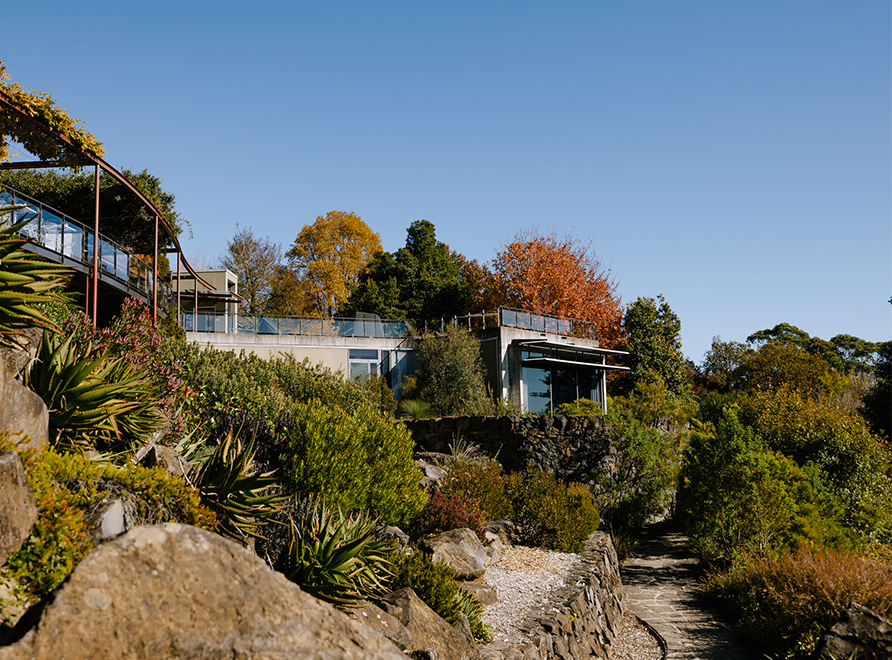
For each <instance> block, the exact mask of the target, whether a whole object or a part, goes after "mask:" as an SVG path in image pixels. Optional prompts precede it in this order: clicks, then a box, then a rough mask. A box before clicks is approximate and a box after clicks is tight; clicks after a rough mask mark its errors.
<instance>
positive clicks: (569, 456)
mask: <svg viewBox="0 0 892 660" xmlns="http://www.w3.org/2000/svg"><path fill="white" fill-rule="evenodd" d="M406 426H407V427H408V428H409V430H410V431H411V432H412V436H413V438H414V439H415V445H416V447H418V448H420V449H423V450H424V451H429V452H441V453H448V452H449V447H450V445H452V444H455V443H456V442H457V441H459V440H463V441H465V442H471V443H473V444H475V445H477V446H478V447H480V449H481V450H482V451H483V452H484V453H486V454H488V455H490V456H497V457H498V460H499V462H500V463H501V464H502V465H503V466H504V467H505V469H506V470H508V471H517V470H523V469H524V468H526V467H527V466H528V465H532V466H533V467H536V468H539V469H542V470H552V471H554V473H555V474H556V475H557V476H558V477H560V478H562V479H564V480H567V481H580V482H583V483H585V482H586V481H587V479H588V476H589V475H590V474H591V473H592V472H593V471H594V470H595V469H597V468H599V467H602V466H603V464H604V461H605V460H609V456H610V453H611V442H610V433H609V426H608V424H607V423H606V422H605V421H604V420H603V419H602V418H600V417H587V416H583V415H553V416H551V415H541V416H530V417H438V418H434V419H417V420H407V421H406Z"/></svg>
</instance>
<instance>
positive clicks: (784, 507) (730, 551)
mask: <svg viewBox="0 0 892 660" xmlns="http://www.w3.org/2000/svg"><path fill="white" fill-rule="evenodd" d="M812 482H813V480H812V479H810V478H809V476H808V475H807V474H806V473H805V472H804V471H803V470H802V469H800V468H799V467H798V466H797V465H796V464H795V463H794V462H793V461H792V460H790V459H789V458H787V457H786V456H783V455H782V454H777V453H775V452H772V451H769V450H767V449H766V448H765V445H764V443H763V442H762V441H761V439H760V438H759V437H758V436H757V435H756V434H755V433H754V432H753V430H752V429H750V428H745V427H744V426H743V425H742V424H741V423H740V421H739V420H738V419H737V415H736V414H735V413H734V411H732V410H726V411H725V413H724V418H723V420H722V422H721V423H720V424H719V426H718V429H717V430H716V431H715V432H714V433H711V432H708V430H707V431H702V432H696V433H692V434H691V442H690V446H689V448H688V451H687V452H686V458H685V466H684V470H683V472H682V487H681V489H680V491H679V512H680V514H681V515H682V517H683V518H684V519H685V521H686V524H687V527H688V534H689V537H690V542H691V544H692V546H693V547H694V548H695V550H697V552H698V553H699V554H700V555H701V557H703V558H705V559H707V560H716V559H724V560H733V559H734V558H735V557H737V556H739V555H742V554H747V553H755V554H760V555H765V554H769V553H770V552H772V551H774V550H779V549H793V548H796V547H797V546H799V545H800V544H803V543H808V544H811V543H817V544H818V545H821V546H832V547H836V546H838V547H846V546H849V545H851V544H852V542H853V536H854V535H852V534H851V533H847V532H846V530H845V529H844V528H843V527H841V525H840V524H839V521H838V518H837V517H836V516H837V515H839V513H840V509H839V507H838V506H836V502H835V500H834V498H833V497H832V495H831V494H821V493H819V492H816V491H815V489H814V488H813V486H812Z"/></svg>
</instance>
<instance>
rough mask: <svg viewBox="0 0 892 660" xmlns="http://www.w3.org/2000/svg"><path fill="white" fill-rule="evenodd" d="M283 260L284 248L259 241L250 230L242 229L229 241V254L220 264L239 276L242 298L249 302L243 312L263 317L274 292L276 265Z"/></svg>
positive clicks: (268, 240) (224, 256)
mask: <svg viewBox="0 0 892 660" xmlns="http://www.w3.org/2000/svg"><path fill="white" fill-rule="evenodd" d="M281 257H282V248H281V247H280V246H279V244H278V243H274V242H273V241H271V240H270V238H269V236H264V237H263V238H260V237H258V236H255V235H254V230H253V229H251V228H250V227H246V228H244V229H239V228H238V226H237V225H236V233H235V236H233V237H232V240H231V241H226V254H224V255H223V257H222V258H221V259H220V265H221V266H222V267H223V268H228V269H229V270H231V271H232V272H233V273H235V274H236V275H238V290H239V295H240V296H242V297H243V298H244V299H245V301H246V302H247V306H246V307H245V308H244V309H243V310H242V311H244V312H246V313H247V314H262V313H265V312H266V311H267V309H266V308H267V304H268V302H269V297H270V295H271V293H272V286H273V282H274V281H275V275H276V272H277V266H278V265H279V261H280V260H281Z"/></svg>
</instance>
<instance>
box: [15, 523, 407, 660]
mask: <svg viewBox="0 0 892 660" xmlns="http://www.w3.org/2000/svg"><path fill="white" fill-rule="evenodd" d="M61 658H91V659H92V660H106V659H107V660H112V659H113V658H115V659H121V660H137V659H139V660H141V659H146V660H149V659H152V660H164V659H173V658H177V659H179V660H199V659H202V660H210V659H214V660H216V659H217V658H220V659H222V658H246V659H247V658H252V659H257V660H261V659H266V660H285V659H286V658H320V659H321V658H325V659H329V658H343V659H346V658H378V659H380V660H384V659H387V660H405V656H404V655H403V654H402V653H401V652H400V650H399V649H398V648H397V647H396V646H394V645H393V644H391V643H390V642H389V641H388V640H386V639H384V637H382V636H380V635H378V634H376V633H374V632H372V631H370V630H368V629H366V628H363V627H361V626H360V625H359V624H358V623H356V622H355V621H351V620H350V619H349V618H348V617H347V616H346V615H345V614H343V613H341V612H338V611H337V610H335V609H334V608H333V607H331V606H330V605H328V604H326V603H323V602H321V601H318V600H316V599H315V598H313V597H311V596H309V595H308V594H305V593H304V592H303V591H301V590H300V588H299V587H297V586H296V585H294V584H292V583H291V582H289V581H288V580H287V579H285V577H284V576H283V575H281V574H279V573H276V572H275V571H273V570H272V569H270V568H269V567H268V566H267V565H266V564H265V563H264V562H263V561H262V560H261V559H260V558H259V557H257V556H256V555H253V554H251V553H250V552H249V551H247V550H245V549H244V548H242V547H241V546H239V545H237V544H235V543H232V542H230V541H227V540H225V539H223V538H221V537H219V536H217V535H215V534H212V533H210V532H206V531H204V530H200V529H197V528H194V527H188V526H186V525H178V524H173V523H168V524H164V525H152V526H145V527H135V528H134V529H131V530H130V531H129V532H127V533H126V534H124V535H123V536H121V537H119V538H117V539H115V540H114V541H110V542H109V543H105V544H103V545H101V546H99V547H98V548H97V549H95V550H94V551H93V552H91V553H90V554H89V555H88V556H87V557H86V558H85V559H84V560H83V561H82V562H81V563H80V565H78V567H77V568H76V569H75V570H74V572H73V573H72V574H71V577H70V578H69V580H68V581H67V582H66V583H65V585H64V586H63V587H61V588H60V590H59V591H58V592H57V594H56V596H55V599H54V600H53V601H52V602H51V603H49V604H48V605H47V606H46V608H45V609H44V611H43V613H42V614H41V616H40V620H39V622H38V623H37V625H36V627H34V628H32V629H31V630H29V631H28V632H27V633H26V634H25V635H24V637H22V638H21V639H20V640H18V641H17V642H15V643H14V644H12V645H10V646H6V647H2V648H0V660H25V659H29V660H57V659H61Z"/></svg>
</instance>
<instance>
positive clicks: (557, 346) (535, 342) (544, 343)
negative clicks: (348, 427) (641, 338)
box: [515, 339, 629, 355]
mask: <svg viewBox="0 0 892 660" xmlns="http://www.w3.org/2000/svg"><path fill="white" fill-rule="evenodd" d="M515 343H517V344H520V345H521V346H529V347H535V348H546V349H550V350H553V351H573V352H576V353H591V354H594V355H628V354H629V352H628V351H615V350H613V349H610V348H596V347H594V346H577V345H576V344H564V343H562V342H559V341H549V340H547V339H521V340H515Z"/></svg>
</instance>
